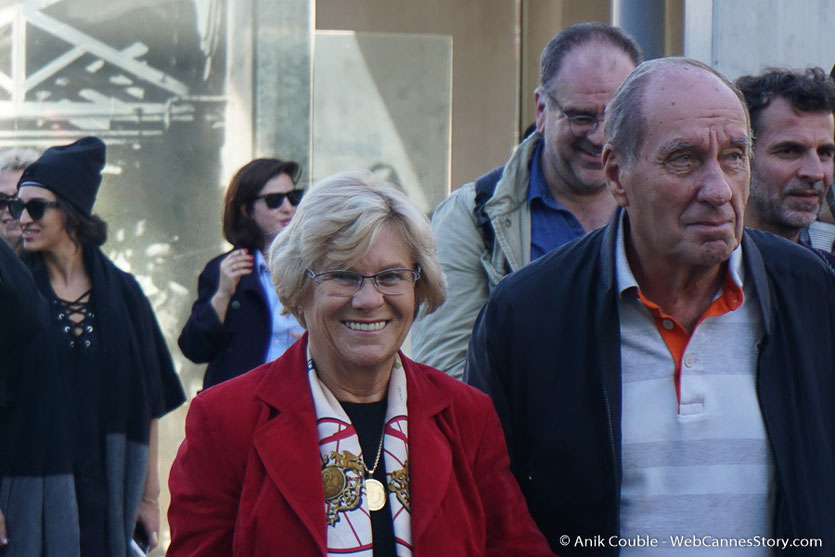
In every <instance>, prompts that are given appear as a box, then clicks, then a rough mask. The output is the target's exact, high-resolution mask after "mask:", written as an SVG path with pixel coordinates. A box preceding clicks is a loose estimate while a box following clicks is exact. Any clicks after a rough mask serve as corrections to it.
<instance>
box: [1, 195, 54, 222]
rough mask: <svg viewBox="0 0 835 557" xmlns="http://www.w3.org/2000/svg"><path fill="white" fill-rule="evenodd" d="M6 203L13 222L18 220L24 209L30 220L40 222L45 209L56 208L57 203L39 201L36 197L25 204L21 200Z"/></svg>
mask: <svg viewBox="0 0 835 557" xmlns="http://www.w3.org/2000/svg"><path fill="white" fill-rule="evenodd" d="M8 203H9V212H10V213H11V214H12V217H14V219H15V220H20V216H21V215H22V214H23V210H24V209H25V210H26V212H27V213H29V216H30V217H32V220H41V219H42V218H43V215H44V213H45V212H46V210H47V209H49V208H50V207H57V206H58V202H57V201H47V200H46V199H39V198H37V197H36V198H35V199H30V200H29V201H27V202H26V203H24V202H23V200H22V199H12V200H10V201H9V202H8Z"/></svg>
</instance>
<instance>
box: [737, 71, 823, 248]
mask: <svg viewBox="0 0 835 557" xmlns="http://www.w3.org/2000/svg"><path fill="white" fill-rule="evenodd" d="M736 83H737V85H738V86H739V88H740V89H741V90H742V92H743V94H744V95H745V101H746V103H747V104H748V110H749V111H750V112H751V124H752V128H753V130H754V158H753V160H752V162H751V199H750V201H749V203H748V208H747V209H746V211H745V225H746V226H749V227H751V228H759V229H760V230H767V231H769V232H773V233H774V234H778V235H780V236H783V237H785V238H787V239H789V240H791V241H792V242H798V243H800V244H802V245H805V246H807V247H810V248H811V247H812V244H811V243H810V240H809V235H808V231H807V230H808V227H809V225H811V224H812V223H813V222H814V221H815V220H816V219H817V218H818V213H819V212H820V210H821V205H822V204H823V203H824V200H825V196H826V193H827V190H828V189H829V187H830V186H831V185H832V175H833V164H835V163H833V158H834V157H835V139H834V138H835V117H833V111H835V83H833V81H832V79H830V78H829V77H827V75H826V73H824V71H823V70H822V69H820V68H809V69H807V70H805V71H793V70H782V69H771V70H768V71H766V72H765V73H762V74H760V75H756V76H753V75H746V76H743V77H740V78H739V79H737V81H736ZM818 253H819V254H821V255H822V256H823V257H825V258H827V259H828V260H829V261H830V262H833V261H835V256H833V255H832V254H830V253H828V252H824V251H818Z"/></svg>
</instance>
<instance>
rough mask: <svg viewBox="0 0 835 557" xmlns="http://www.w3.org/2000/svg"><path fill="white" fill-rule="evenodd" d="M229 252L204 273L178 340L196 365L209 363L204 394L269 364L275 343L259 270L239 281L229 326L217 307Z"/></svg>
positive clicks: (217, 258)
mask: <svg viewBox="0 0 835 557" xmlns="http://www.w3.org/2000/svg"><path fill="white" fill-rule="evenodd" d="M235 249H238V248H235ZM229 253H230V252H227V253H224V254H222V255H219V256H217V257H215V258H214V259H212V260H211V261H209V262H208V263H207V264H206V267H205V268H204V269H203V272H202V273H200V278H199V279H198V281H197V301H196V302H194V305H193V306H192V308H191V316H189V318H188V322H186V324H185V327H183V332H181V333H180V338H179V339H178V341H177V342H178V344H179V345H180V350H182V351H183V354H184V355H185V356H186V358H188V359H189V360H191V361H192V362H194V363H196V364H203V363H207V362H208V364H209V366H208V367H207V368H206V375H205V376H204V377H203V388H204V389H207V388H209V387H211V386H212V385H217V384H218V383H220V382H222V381H226V380H227V379H231V378H232V377H237V376H238V375H241V374H242V373H245V372H247V371H249V370H250V369H253V368H256V367H258V366H260V365H261V364H263V363H264V359H265V358H266V357H267V348H268V347H269V342H270V332H271V331H270V326H271V321H270V309H269V305H268V302H267V296H266V294H264V289H263V287H262V286H261V281H260V280H259V279H258V273H257V272H255V271H254V270H253V272H252V273H250V274H248V275H244V276H242V277H241V280H240V282H238V288H237V289H235V294H234V295H233V296H232V299H231V300H230V301H229V308H228V309H227V310H226V321H225V322H224V323H221V322H220V320H219V319H218V316H217V313H215V310H214V308H213V307H212V303H211V301H212V296H214V294H215V292H216V291H217V286H218V283H219V281H220V262H221V261H222V260H223V258H224V257H226V256H227V255H228V254H229Z"/></svg>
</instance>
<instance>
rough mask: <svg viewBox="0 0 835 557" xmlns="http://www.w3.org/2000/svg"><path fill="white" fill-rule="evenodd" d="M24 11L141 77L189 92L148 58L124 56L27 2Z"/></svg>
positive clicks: (38, 23)
mask: <svg viewBox="0 0 835 557" xmlns="http://www.w3.org/2000/svg"><path fill="white" fill-rule="evenodd" d="M23 15H24V16H25V17H26V19H27V20H28V21H29V23H31V24H32V25H35V26H37V27H40V28H41V29H43V30H44V31H46V32H47V33H50V34H52V35H55V36H56V37H58V38H60V39H62V40H64V41H67V42H69V43H71V44H73V45H76V46H79V47H81V48H83V49H84V50H86V51H87V52H89V53H90V54H93V55H95V56H98V57H99V58H102V59H104V60H105V61H107V62H110V63H111V64H115V65H117V66H119V67H120V68H122V69H123V70H125V71H127V72H130V73H132V74H134V75H135V76H137V77H139V78H140V79H144V80H145V81H148V82H150V83H152V84H154V85H156V86H157V87H160V88H162V89H166V90H167V91H170V92H172V93H174V94H176V95H179V96H181V97H184V96H186V95H187V94H188V86H187V85H186V84H185V83H182V82H181V81H179V80H177V79H175V78H173V77H171V76H170V75H167V74H165V73H163V72H161V71H159V70H157V69H155V68H152V67H151V66H149V65H148V64H146V63H144V62H137V61H136V60H134V59H133V58H129V57H126V56H124V55H123V54H122V53H121V52H120V51H118V50H116V49H115V48H112V47H110V46H108V45H106V44H104V43H103V42H101V41H99V40H97V39H94V38H93V37H91V36H89V35H87V34H86V33H82V32H81V31H79V30H78V29H75V28H74V27H72V26H70V25H67V24H66V23H63V22H61V21H58V20H57V19H55V18H53V17H51V16H48V15H46V14H44V13H42V12H39V11H37V10H34V9H31V8H29V7H27V6H24V7H23Z"/></svg>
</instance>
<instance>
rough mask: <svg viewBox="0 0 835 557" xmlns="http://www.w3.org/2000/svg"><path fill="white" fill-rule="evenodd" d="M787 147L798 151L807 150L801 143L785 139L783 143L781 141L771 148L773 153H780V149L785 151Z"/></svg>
mask: <svg viewBox="0 0 835 557" xmlns="http://www.w3.org/2000/svg"><path fill="white" fill-rule="evenodd" d="M786 147H793V148H797V149H805V148H806V146H805V145H804V144H803V143H802V142H800V141H795V140H794V139H784V140H783V141H779V142H777V143H775V144H773V145H771V146H770V147H769V150H771V151H779V150H780V149H785V148H786Z"/></svg>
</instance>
